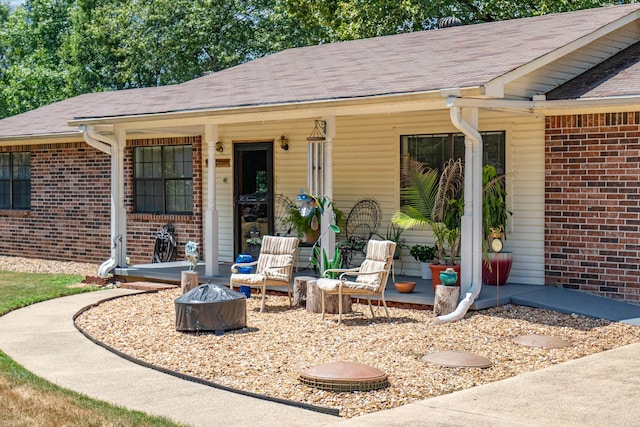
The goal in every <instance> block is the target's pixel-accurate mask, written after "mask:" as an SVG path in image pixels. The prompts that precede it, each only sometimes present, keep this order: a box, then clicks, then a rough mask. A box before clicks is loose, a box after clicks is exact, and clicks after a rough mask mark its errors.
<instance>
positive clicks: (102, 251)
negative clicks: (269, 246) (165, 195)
mask: <svg viewBox="0 0 640 427" xmlns="http://www.w3.org/2000/svg"><path fill="white" fill-rule="evenodd" d="M178 144H191V145H192V147H193V200H194V201H193V214H192V215H150V214H136V213H134V212H133V149H132V147H134V146H140V145H178ZM0 151H4V152H6V151H30V152H31V210H29V211H12V210H0V233H2V236H4V238H2V239H0V255H11V256H25V257H28V258H46V259H55V260H61V261H80V262H93V263H102V262H103V261H105V260H106V259H108V258H109V256H110V253H111V249H110V247H111V245H110V239H111V235H110V234H111V224H110V221H111V176H110V174H111V158H110V157H109V156H108V155H107V154H105V153H102V152H100V151H98V150H96V149H94V148H91V147H89V146H88V145H87V144H86V143H84V142H77V143H69V144H42V145H32V146H20V147H17V146H16V147H0ZM201 159H202V144H201V141H200V137H188V138H157V139H144V140H131V141H127V148H126V151H125V205H126V208H127V254H128V255H129V257H130V258H131V262H132V263H134V264H138V263H148V262H150V261H151V257H152V255H153V245H154V243H155V234H156V233H157V232H158V231H159V230H160V229H161V228H162V226H163V225H165V224H166V223H167V222H171V223H173V225H174V227H175V231H176V232H175V237H176V240H177V241H178V243H179V245H178V257H177V259H178V260H181V259H184V244H185V243H186V242H187V241H189V240H193V241H195V242H198V243H200V245H201V246H200V252H201V257H203V256H204V248H203V247H202V242H203V230H202V166H201V165H202V163H201ZM16 242H19V243H16Z"/></svg>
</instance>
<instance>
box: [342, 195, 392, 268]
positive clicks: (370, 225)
mask: <svg viewBox="0 0 640 427" xmlns="http://www.w3.org/2000/svg"><path fill="white" fill-rule="evenodd" d="M381 217H382V210H381V209H380V205H379V204H378V202H377V201H375V200H374V199H361V200H358V201H357V202H356V204H355V205H353V207H352V208H351V211H349V215H348V216H347V219H346V223H345V234H346V237H345V238H346V240H345V241H344V242H340V243H339V247H340V251H341V256H342V267H344V268H349V267H351V266H352V261H353V256H354V255H362V258H364V255H365V253H364V250H365V247H366V246H367V242H368V241H369V240H371V238H372V237H373V235H374V234H376V232H377V231H378V227H379V226H380V221H381Z"/></svg>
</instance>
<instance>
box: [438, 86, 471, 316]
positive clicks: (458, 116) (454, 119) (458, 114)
mask: <svg viewBox="0 0 640 427" xmlns="http://www.w3.org/2000/svg"><path fill="white" fill-rule="evenodd" d="M455 100H456V98H454V97H450V98H449V99H447V106H448V107H449V108H450V110H449V113H450V116H451V123H453V125H454V126H455V127H456V128H457V129H459V130H460V131H461V132H462V133H464V135H465V138H464V145H465V174H464V181H465V182H464V200H465V206H464V215H463V217H462V236H463V239H462V262H463V265H462V266H461V270H462V277H461V291H466V295H465V298H464V299H462V301H460V302H459V303H458V307H456V309H455V310H454V311H453V312H451V313H449V314H446V315H443V316H438V317H436V318H435V319H434V323H436V324H440V323H447V322H455V321H456V320H460V319H462V318H463V317H464V316H465V315H466V314H467V311H468V310H469V307H471V305H472V304H473V302H474V301H475V299H476V298H477V297H478V295H479V294H480V289H481V288H482V136H481V135H480V133H479V132H478V130H477V129H476V128H475V127H474V126H472V125H471V124H469V123H468V122H467V121H465V120H464V119H463V118H462V109H461V108H460V107H458V106H456V105H455ZM477 111H478V110H477V108H476V109H474V110H473V111H472V114H473V116H472V121H473V122H474V123H475V126H477ZM469 229H470V230H469ZM467 236H468V237H467ZM465 237H467V238H465ZM469 237H470V238H469ZM469 261H471V262H469ZM467 283H469V285H467Z"/></svg>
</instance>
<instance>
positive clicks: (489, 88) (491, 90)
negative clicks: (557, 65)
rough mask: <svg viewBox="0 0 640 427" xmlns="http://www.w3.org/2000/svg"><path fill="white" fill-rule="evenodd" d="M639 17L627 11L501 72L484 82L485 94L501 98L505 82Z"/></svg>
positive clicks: (550, 61)
mask: <svg viewBox="0 0 640 427" xmlns="http://www.w3.org/2000/svg"><path fill="white" fill-rule="evenodd" d="M638 18H640V10H637V11H634V12H631V13H629V14H628V15H626V16H624V17H622V18H620V19H617V20H615V21H613V22H611V23H609V24H607V25H604V26H603V27H601V28H599V29H598V30H596V31H594V32H592V33H590V34H588V35H587V36H584V37H581V38H579V39H577V40H575V41H573V42H571V43H569V44H567V45H565V46H562V47H561V48H559V49H556V50H554V51H553V52H550V53H548V54H546V55H543V56H541V57H539V58H538V59H535V60H533V61H531V62H528V63H526V64H524V65H522V66H521V67H518V68H516V69H514V70H512V71H510V72H508V73H506V74H503V75H501V76H499V77H497V78H495V79H493V80H491V81H489V82H487V83H486V84H485V90H486V92H485V94H486V96H489V97H492V98H503V97H504V88H505V86H506V85H507V84H509V83H511V82H513V81H515V80H517V79H519V78H521V77H524V76H526V75H527V74H530V73H532V72H534V71H536V70H538V69H540V68H541V67H544V66H546V65H549V64H550V63H552V62H553V61H557V60H559V59H561V58H563V57H565V56H567V55H568V54H570V53H572V52H575V51H576V50H578V49H580V48H582V47H585V46H587V45H588V44H589V43H592V42H595V41H597V40H598V39H600V38H602V37H604V36H606V35H607V34H610V33H612V32H613V31H616V30H618V29H620V28H622V27H624V26H625V25H628V24H631V23H633V22H634V21H636V20H638Z"/></svg>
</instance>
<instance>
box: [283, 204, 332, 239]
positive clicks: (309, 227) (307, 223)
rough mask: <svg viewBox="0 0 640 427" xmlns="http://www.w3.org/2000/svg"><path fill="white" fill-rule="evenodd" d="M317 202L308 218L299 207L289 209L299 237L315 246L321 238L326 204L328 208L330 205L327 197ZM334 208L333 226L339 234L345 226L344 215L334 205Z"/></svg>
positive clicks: (290, 219) (290, 217)
mask: <svg viewBox="0 0 640 427" xmlns="http://www.w3.org/2000/svg"><path fill="white" fill-rule="evenodd" d="M316 200H318V201H317V202H315V201H314V208H313V212H311V214H310V215H307V216H305V215H302V214H301V213H300V209H299V208H298V207H297V206H291V207H290V208H289V221H290V222H291V224H293V227H294V228H295V229H296V231H297V232H298V235H302V236H304V237H305V242H306V243H308V244H314V243H315V242H316V241H317V240H318V239H319V238H320V229H321V227H320V221H321V220H322V212H323V211H324V208H325V206H324V204H326V205H327V206H328V204H329V203H330V202H328V201H327V200H328V199H327V198H326V197H323V198H320V199H316ZM332 208H333V213H334V215H335V219H334V222H335V224H332V225H335V226H336V227H337V229H338V232H339V229H340V228H341V227H343V226H344V225H343V222H344V219H343V217H344V215H343V213H342V211H341V210H340V209H338V208H336V207H335V206H333V205H332Z"/></svg>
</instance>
